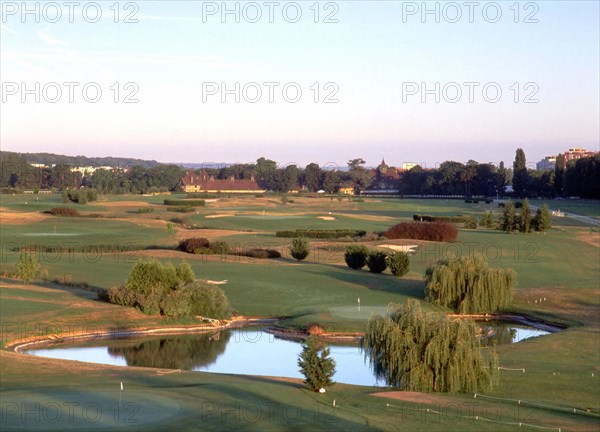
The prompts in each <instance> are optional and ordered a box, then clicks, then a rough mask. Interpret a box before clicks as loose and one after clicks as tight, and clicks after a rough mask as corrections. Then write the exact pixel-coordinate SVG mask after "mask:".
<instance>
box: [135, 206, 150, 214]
mask: <svg viewBox="0 0 600 432" xmlns="http://www.w3.org/2000/svg"><path fill="white" fill-rule="evenodd" d="M153 211H154V209H153V208H152V207H140V208H139V209H137V212H138V213H152V212H153Z"/></svg>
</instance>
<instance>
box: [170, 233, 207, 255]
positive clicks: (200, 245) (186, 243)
mask: <svg viewBox="0 0 600 432" xmlns="http://www.w3.org/2000/svg"><path fill="white" fill-rule="evenodd" d="M209 246H210V242H209V241H208V239H207V238H204V237H192V238H189V239H185V240H181V241H180V242H179V244H178V245H177V249H179V250H180V251H182V252H187V253H192V254H193V253H196V251H197V250H199V249H208V247H209Z"/></svg>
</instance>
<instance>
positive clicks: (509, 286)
mask: <svg viewBox="0 0 600 432" xmlns="http://www.w3.org/2000/svg"><path fill="white" fill-rule="evenodd" d="M425 281H426V283H427V285H426V287H425V298H426V299H427V301H429V302H431V303H435V304H438V305H441V306H445V307H448V308H450V309H453V310H455V311H456V312H458V313H461V314H473V313H493V312H497V311H498V310H499V309H502V308H505V307H507V306H508V305H510V303H511V302H512V297H513V292H514V288H515V284H516V281H517V275H516V273H515V272H514V270H512V269H503V268H490V267H489V266H488V263H487V260H486V259H485V258H484V257H483V256H482V255H479V254H476V255H469V256H461V257H459V258H457V257H455V256H454V255H448V256H447V257H445V258H443V259H441V260H438V261H437V262H436V263H435V264H433V265H432V266H430V267H429V268H428V269H427V270H426V272H425Z"/></svg>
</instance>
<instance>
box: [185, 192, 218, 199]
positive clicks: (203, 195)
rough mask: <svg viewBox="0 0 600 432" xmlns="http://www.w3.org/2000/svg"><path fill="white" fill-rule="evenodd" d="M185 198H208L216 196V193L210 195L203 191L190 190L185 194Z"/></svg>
mask: <svg viewBox="0 0 600 432" xmlns="http://www.w3.org/2000/svg"><path fill="white" fill-rule="evenodd" d="M186 198H188V199H190V198H192V199H193V198H206V199H210V198H218V196H217V195H210V194H207V193H205V192H190V193H188V194H187V195H186Z"/></svg>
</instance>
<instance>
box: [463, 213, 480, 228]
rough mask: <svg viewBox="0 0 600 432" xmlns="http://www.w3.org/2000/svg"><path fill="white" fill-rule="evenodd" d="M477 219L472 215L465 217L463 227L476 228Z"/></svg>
mask: <svg viewBox="0 0 600 432" xmlns="http://www.w3.org/2000/svg"><path fill="white" fill-rule="evenodd" d="M477 225H478V223H477V219H476V218H474V217H473V216H469V217H468V218H467V219H465V228H467V229H477Z"/></svg>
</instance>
